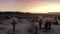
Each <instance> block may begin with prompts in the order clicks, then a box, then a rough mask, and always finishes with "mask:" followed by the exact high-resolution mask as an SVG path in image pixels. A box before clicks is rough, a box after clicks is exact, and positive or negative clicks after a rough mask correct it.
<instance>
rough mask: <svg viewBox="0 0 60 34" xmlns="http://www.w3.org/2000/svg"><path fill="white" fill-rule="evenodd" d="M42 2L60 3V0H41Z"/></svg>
mask: <svg viewBox="0 0 60 34" xmlns="http://www.w3.org/2000/svg"><path fill="white" fill-rule="evenodd" d="M41 1H47V2H60V0H41Z"/></svg>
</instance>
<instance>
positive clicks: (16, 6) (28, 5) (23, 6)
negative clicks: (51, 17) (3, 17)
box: [0, 0, 60, 13]
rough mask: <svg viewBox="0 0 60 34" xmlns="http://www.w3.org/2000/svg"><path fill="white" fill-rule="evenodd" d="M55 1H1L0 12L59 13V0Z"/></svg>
mask: <svg viewBox="0 0 60 34" xmlns="http://www.w3.org/2000/svg"><path fill="white" fill-rule="evenodd" d="M8 1H9V2H8ZM56 1H57V2H56ZM56 1H54V0H53V1H52V0H13V1H12V0H6V1H5V0H2V2H0V12H5V11H13V12H16V11H19V12H29V13H48V12H60V1H59V0H56ZM58 1H59V2H58Z"/></svg>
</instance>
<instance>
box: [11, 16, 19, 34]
mask: <svg viewBox="0 0 60 34" xmlns="http://www.w3.org/2000/svg"><path fill="white" fill-rule="evenodd" d="M18 23H19V20H18V18H16V17H14V16H13V17H12V25H13V34H15V26H16V24H18Z"/></svg>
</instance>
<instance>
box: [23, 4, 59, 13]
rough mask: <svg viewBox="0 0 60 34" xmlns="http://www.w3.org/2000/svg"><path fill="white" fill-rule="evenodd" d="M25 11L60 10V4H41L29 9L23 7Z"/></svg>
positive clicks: (44, 11) (43, 11)
mask: <svg viewBox="0 0 60 34" xmlns="http://www.w3.org/2000/svg"><path fill="white" fill-rule="evenodd" d="M22 11H23V12H24V11H26V12H30V13H48V12H60V4H48V5H44V4H42V5H41V6H36V7H32V8H28V9H23V10H22Z"/></svg>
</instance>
